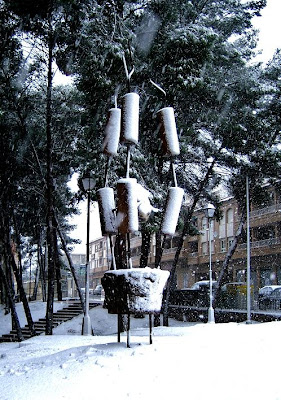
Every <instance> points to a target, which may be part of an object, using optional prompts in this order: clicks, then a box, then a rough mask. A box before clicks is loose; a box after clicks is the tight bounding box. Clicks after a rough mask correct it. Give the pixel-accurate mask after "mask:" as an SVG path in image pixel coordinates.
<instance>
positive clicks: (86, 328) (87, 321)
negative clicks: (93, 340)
mask: <svg viewBox="0 0 281 400" xmlns="http://www.w3.org/2000/svg"><path fill="white" fill-rule="evenodd" d="M87 194H88V196H87V244H86V246H87V248H86V285H85V313H84V317H83V325H82V335H91V334H92V326H91V318H90V316H89V278H90V203H91V201H90V188H89V189H88V193H87Z"/></svg>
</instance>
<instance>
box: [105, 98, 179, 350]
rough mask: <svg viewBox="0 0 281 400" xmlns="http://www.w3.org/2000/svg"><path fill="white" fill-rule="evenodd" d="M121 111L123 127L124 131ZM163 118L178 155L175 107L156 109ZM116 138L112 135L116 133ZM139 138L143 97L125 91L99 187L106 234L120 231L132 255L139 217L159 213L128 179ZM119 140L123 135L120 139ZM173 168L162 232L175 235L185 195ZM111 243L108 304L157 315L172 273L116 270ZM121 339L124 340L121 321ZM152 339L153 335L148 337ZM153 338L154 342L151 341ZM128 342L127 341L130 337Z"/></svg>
mask: <svg viewBox="0 0 281 400" xmlns="http://www.w3.org/2000/svg"><path fill="white" fill-rule="evenodd" d="M120 115H121V129H120ZM158 116H159V118H160V137H161V140H162V150H163V155H164V156H170V157H175V156H177V155H178V154H179V143H178V136H177V129H176V123H175V117H174V110H173V108H171V107H165V108H163V109H161V110H160V111H159V112H158ZM113 136H114V137H113ZM138 136H139V95H138V94H137V93H131V92H130V93H127V94H126V95H125V96H124V97H123V105H122V110H121V112H120V111H119V109H118V108H117V107H115V108H114V109H111V110H110V112H109V118H108V122H107V126H106V129H105V141H104V144H103V151H104V153H105V154H106V155H107V156H108V165H107V168H106V176H105V187H104V188H101V189H100V190H99V191H98V199H99V208H100V216H101V225H102V233H103V234H104V235H108V236H109V237H110V238H111V235H112V234H114V233H116V232H118V233H119V234H121V235H123V237H125V238H126V240H127V241H128V246H127V249H128V255H129V253H130V251H129V249H130V234H131V233H135V232H137V231H138V229H139V218H141V219H142V220H143V221H146V220H147V219H148V218H149V216H150V214H151V212H152V211H153V212H158V211H159V210H158V209H156V208H154V207H153V206H152V205H151V203H150V199H151V197H152V196H151V193H150V192H149V191H148V190H147V189H145V188H144V187H143V186H141V185H140V184H139V183H138V182H137V180H136V179H135V178H130V153H131V148H132V146H134V145H136V144H137V143H138ZM119 138H120V139H119ZM119 140H120V144H121V145H125V146H127V160H126V177H125V178H121V179H119V180H118V181H117V191H116V192H117V207H116V208H115V199H114V191H113V189H112V188H109V187H107V173H108V167H109V163H110V160H111V158H112V157H113V156H115V155H116V154H117V149H118V144H117V141H119ZM172 167H173V176H174V186H173V187H170V188H169V190H168V197H167V202H166V208H165V212H164V216H163V221H162V225H161V232H162V234H163V235H164V237H166V235H171V236H173V235H174V233H175V230H176V226H177V221H178V217H179V213H180V208H181V204H182V199H183V189H181V188H179V187H177V182H176V176H175V169H174V165H173V163H172ZM113 247H114V246H113V245H112V241H111V251H112V259H113V269H111V270H109V271H107V272H106V273H105V274H104V277H103V278H102V285H103V287H104V290H105V302H104V304H105V306H106V307H107V309H108V312H110V313H116V314H118V316H119V317H120V315H121V314H128V316H129V315H130V314H131V313H136V312H141V313H148V314H149V315H150V332H152V330H151V315H152V314H153V313H155V312H157V313H159V312H160V310H161V305H162V293H163V289H164V287H165V284H166V282H167V280H168V277H169V272H168V271H163V270H161V269H160V268H149V267H145V268H132V262H131V260H130V259H129V260H128V261H129V262H128V266H129V268H124V269H116V264H115V262H114V251H113ZM118 337H119V338H120V332H119V325H118ZM150 338H151V336H150ZM150 342H151V341H150ZM127 345H128V346H129V340H127Z"/></svg>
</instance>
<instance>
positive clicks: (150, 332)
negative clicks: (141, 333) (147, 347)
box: [149, 313, 153, 344]
mask: <svg viewBox="0 0 281 400" xmlns="http://www.w3.org/2000/svg"><path fill="white" fill-rule="evenodd" d="M152 334H153V333H152V314H151V313H150V314H149V344H152Z"/></svg>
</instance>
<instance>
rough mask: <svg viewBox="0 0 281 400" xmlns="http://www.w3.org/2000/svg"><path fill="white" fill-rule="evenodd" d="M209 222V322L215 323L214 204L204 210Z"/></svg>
mask: <svg viewBox="0 0 281 400" xmlns="http://www.w3.org/2000/svg"><path fill="white" fill-rule="evenodd" d="M204 212H205V215H206V217H207V220H208V236H209V280H210V291H209V295H210V305H209V309H208V322H212V323H214V322H215V313H214V309H213V276H212V275H213V273H212V241H211V219H212V218H213V217H214V214H215V207H214V206H213V204H210V203H209V204H208V205H207V207H206V208H205V210H204Z"/></svg>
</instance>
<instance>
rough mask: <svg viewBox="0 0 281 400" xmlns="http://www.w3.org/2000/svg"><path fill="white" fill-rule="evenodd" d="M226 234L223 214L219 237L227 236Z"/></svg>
mask: <svg viewBox="0 0 281 400" xmlns="http://www.w3.org/2000/svg"><path fill="white" fill-rule="evenodd" d="M225 236H226V235H225V214H223V217H222V219H221V220H220V222H219V237H220V238H225Z"/></svg>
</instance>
